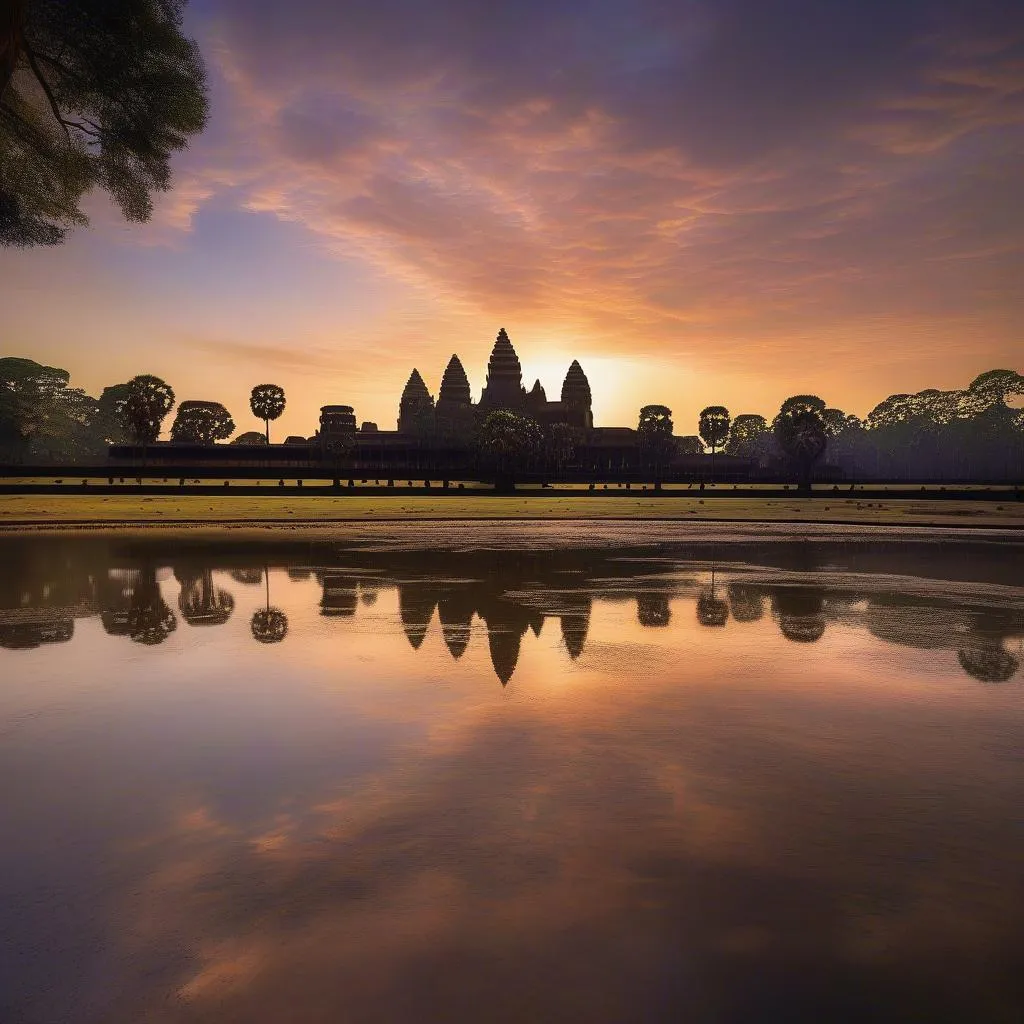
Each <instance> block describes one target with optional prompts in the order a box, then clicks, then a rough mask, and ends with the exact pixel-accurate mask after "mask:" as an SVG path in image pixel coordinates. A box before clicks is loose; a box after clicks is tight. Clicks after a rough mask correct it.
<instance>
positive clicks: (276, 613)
mask: <svg viewBox="0 0 1024 1024" xmlns="http://www.w3.org/2000/svg"><path fill="white" fill-rule="evenodd" d="M263 579H264V581H265V582H266V588H267V590H266V607H265V608H257V609H256V611H254V612H253V613H252V621H251V622H250V624H249V628H250V629H251V630H252V638H253V639H254V640H258V641H259V642H260V643H261V644H278V643H280V642H281V641H282V640H283V639H284V638H285V637H286V636H287V635H288V616H287V615H285V613H284V612H283V611H281V609H280V608H272V607H271V605H270V567H269V566H265V567H264V570H263Z"/></svg>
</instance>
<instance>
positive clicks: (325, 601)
mask: <svg viewBox="0 0 1024 1024" xmlns="http://www.w3.org/2000/svg"><path fill="white" fill-rule="evenodd" d="M4 554H5V556H6V557H5V562H4V564H5V569H6V571H5V572H4V573H3V575H2V578H0V647H2V648H4V649H7V650H30V649H33V648H37V647H41V646H45V645H50V644H62V643H69V642H72V641H74V640H75V639H76V636H77V634H76V629H75V622H76V620H77V619H80V618H87V617H93V616H98V618H99V622H100V624H101V625H102V628H103V630H104V631H105V632H106V633H107V634H108V635H110V636H112V637H125V638H128V639H129V640H131V641H133V642H135V643H139V644H144V645H147V646H157V645H160V644H162V643H163V642H164V641H166V640H167V638H168V637H169V636H170V635H171V634H172V633H174V632H175V630H176V628H177V624H178V615H180V617H181V618H182V619H183V620H184V622H185V623H186V624H187V625H188V626H190V627H200V626H201V627H206V628H209V627H216V626H221V625H224V624H226V623H227V622H228V621H229V620H230V619H231V616H232V614H233V612H234V609H235V603H236V594H235V593H234V592H233V588H235V587H240V588H254V587H257V586H259V585H260V584H263V590H264V592H263V594H262V595H261V596H262V600H261V601H260V604H259V606H258V607H256V608H255V609H254V610H253V607H252V606H253V603H254V602H253V599H252V597H249V598H247V599H246V606H247V609H248V610H247V614H249V615H250V616H251V618H250V620H249V625H250V633H251V636H252V639H253V640H254V641H256V642H257V643H259V644H261V645H266V646H270V645H274V644H279V643H280V642H281V641H283V640H284V639H285V638H286V637H287V636H288V632H289V614H288V613H286V611H285V609H286V608H287V609H289V612H290V613H291V614H292V615H293V616H294V615H295V614H296V613H297V610H296V608H295V601H296V600H297V595H299V594H302V595H308V594H309V591H308V590H303V589H301V588H302V587H305V586H307V585H308V581H310V580H311V579H315V581H316V584H317V585H318V587H319V591H320V599H319V607H318V608H317V607H316V604H315V602H316V599H315V597H314V598H313V599H312V601H311V602H310V603H311V604H313V608H312V609H311V612H312V613H313V614H314V615H316V614H317V613H318V615H319V617H321V618H323V619H330V620H334V624H333V625H331V627H330V628H331V630H332V631H334V630H342V631H344V629H346V628H349V627H348V626H346V622H349V621H352V620H357V619H358V618H359V616H360V615H362V614H373V615H375V616H376V619H375V622H379V624H380V628H381V629H384V630H387V629H391V628H393V629H395V630H396V635H397V630H398V629H399V628H400V629H401V631H402V632H403V634H404V636H405V638H406V640H407V641H408V643H409V646H410V647H411V648H412V650H414V651H420V650H421V649H422V648H423V646H424V643H425V641H426V639H427V637H428V635H429V634H430V632H431V630H432V629H437V630H438V631H439V633H440V637H441V639H442V640H443V642H444V645H445V648H446V649H447V651H448V653H449V654H450V656H451V658H452V659H453V660H455V661H459V660H461V659H463V658H464V656H465V655H466V652H467V649H468V648H469V645H470V642H471V639H472V636H473V632H474V630H478V629H482V630H483V632H484V634H485V636H486V639H487V650H488V653H489V657H490V662H491V666H492V669H493V671H494V675H495V676H496V677H497V679H498V680H499V682H500V683H501V684H502V685H503V686H504V685H507V684H508V683H509V682H510V681H511V680H512V678H513V677H514V675H515V673H516V670H517V667H518V665H519V660H520V656H521V654H522V652H523V650H524V645H525V644H527V643H534V642H537V640H536V638H540V637H541V636H542V631H543V628H544V623H545V621H546V620H547V619H555V620H557V623H558V625H557V629H558V633H559V635H560V639H561V644H560V646H561V648H563V649H564V657H565V659H566V660H565V662H564V664H565V666H566V667H567V668H568V667H570V666H571V665H572V664H573V663H575V662H577V661H579V660H580V659H581V658H584V657H585V655H586V650H587V645H588V642H590V641H591V639H592V634H593V630H594V628H595V627H594V626H593V615H594V612H595V609H596V608H597V607H598V605H602V604H603V605H604V606H606V607H608V608H610V607H612V606H613V604H614V602H617V601H622V600H629V601H633V602H635V608H636V613H635V619H636V623H637V624H639V626H641V627H643V628H644V629H660V630H667V631H668V634H667V635H673V634H674V631H676V630H679V629H682V630H685V629H692V624H693V623H694V622H695V623H696V625H697V626H699V627H700V629H701V630H703V629H712V630H716V631H720V632H722V634H723V635H724V636H726V637H729V636H732V635H733V633H732V632H731V631H733V630H745V629H763V628H766V627H769V626H770V625H771V624H774V628H776V629H777V630H778V633H779V635H781V636H782V637H784V638H785V639H786V640H789V641H792V642H793V643H796V644H799V645H803V646H808V645H813V644H817V643H819V642H820V641H822V640H823V638H827V637H828V636H829V635H830V632H829V630H830V627H836V628H837V627H842V628H844V629H851V630H855V631H861V632H863V633H865V634H868V635H870V636H872V637H874V638H875V639H876V640H878V641H880V642H883V643H886V644H892V645H897V646H906V647H912V648H918V649H922V650H935V651H946V652H948V653H949V657H950V659H951V663H952V664H955V665H958V666H959V668H960V670H962V671H963V672H964V673H965V674H966V675H968V676H970V677H971V678H973V679H976V680H978V681H980V682H984V683H1003V682H1008V681H1010V680H1012V679H1014V678H1015V677H1017V676H1018V674H1019V672H1020V663H1021V660H1022V655H1021V642H1022V641H1021V638H1022V637H1024V610H1022V608H1021V605H1020V603H1019V602H1015V603H1014V602H1013V600H1012V593H1013V592H1012V591H1006V593H1005V594H1001V595H997V596H996V597H986V596H985V594H984V592H982V591H977V592H976V591H972V590H971V589H970V587H969V586H967V587H966V588H965V589H964V590H963V593H964V595H965V596H963V597H961V598H957V597H956V596H955V595H952V594H948V593H946V592H945V590H944V588H943V587H942V586H928V587H923V586H918V587H917V588H916V589H915V588H911V589H910V590H899V589H898V588H897V587H895V586H894V585H893V584H892V582H891V577H889V576H888V575H887V573H886V571H885V568H887V566H885V565H884V562H883V561H881V560H878V561H877V564H875V563H872V562H871V557H872V556H871V555H870V554H869V553H868V554H866V553H865V552H864V551H862V550H860V549H853V548H851V549H850V551H849V553H848V554H847V556H846V557H847V560H848V562H849V563H850V564H851V565H852V566H853V567H854V568H855V569H856V570H857V571H856V572H854V573H852V574H850V575H849V576H846V577H844V576H842V574H841V573H833V574H832V575H826V574H825V573H824V572H823V571H822V562H821V560H820V559H818V558H816V556H815V554H814V552H813V551H811V552H808V550H807V547H806V546H800V547H799V548H796V547H795V548H794V549H793V551H792V552H791V553H790V552H788V551H786V550H780V549H777V548H776V549H772V550H771V551H769V550H767V549H765V550H761V551H758V553H757V554H758V562H757V563H756V564H761V565H765V568H764V569H763V570H761V569H759V570H758V571H756V572H753V571H749V570H745V571H739V570H735V569H731V570H729V571H723V570H722V569H721V568H720V567H719V568H718V569H717V570H716V571H715V572H709V571H708V569H707V566H708V564H709V563H708V562H707V561H703V562H701V561H699V560H696V561H694V562H692V563H690V562H687V560H686V559H685V558H683V557H678V558H677V559H676V560H675V561H674V562H673V561H672V560H671V559H667V558H666V555H665V552H664V551H661V550H658V551H654V552H651V553H650V556H649V558H648V559H646V560H645V558H644V557H641V556H636V557H631V558H628V559H626V558H621V557H617V556H616V553H615V552H614V550H597V551H595V550H554V551H546V552H531V551H494V550H477V551H448V552H432V551H420V550H401V549H398V550H380V551H360V550H351V549H349V550H346V549H339V548H332V547H330V546H320V547H318V546H315V545H303V546H302V547H301V549H298V548H296V549H295V550H293V549H292V548H289V547H287V546H282V547H280V548H274V547H273V546H269V547H264V548H260V547H259V546H251V545H250V546H248V547H247V546H245V545H236V546H235V547H234V548H233V549H227V550H225V549H224V548H223V547H217V548H214V547H212V546H205V547H204V546H202V545H193V546H190V547H188V548H187V549H186V550H177V549H161V548H160V547H159V546H154V545H152V544H149V545H140V546H138V547H136V548H128V547H120V546H117V545H114V544H96V543H94V544H85V543H79V544H75V543H72V542H68V541H62V542H57V541H50V542H42V541H39V542H34V543H32V544H22V545H12V544H7V545H6V546H5V550H4ZM256 557H258V558H259V559H260V562H261V563H262V564H254V563H255V561H256ZM832 557H835V556H834V552H833V554H832ZM773 558H774V560H775V561H776V562H777V563H778V564H777V565H776V566H774V567H773V566H772V565H771V564H770V560H771V559H773ZM666 563H668V566H667V564H666ZM168 567H171V568H170V570H169V569H168ZM667 567H668V569H669V570H670V571H666V568H667ZM812 574H813V575H812ZM272 576H273V577H274V579H275V581H276V582H275V589H277V590H278V591H279V592H278V594H277V597H278V600H277V601H276V602H274V603H272V601H271V577H272ZM805 576H806V577H808V578H807V579H806V580H805ZM822 579H827V580H829V581H831V580H833V579H834V580H835V582H834V584H832V583H831V582H830V585H828V586H824V585H821V584H820V581H821V580H822ZM812 580H813V583H812ZM174 588H176V590H177V593H176V594H175V592H174ZM281 588H283V591H282V590H281ZM293 588H294V589H293ZM243 593H244V591H243V590H239V591H237V595H238V597H239V599H241V595H242V594H243ZM314 593H315V592H314ZM389 593H390V594H391V595H393V598H392V599H393V600H394V601H395V606H397V615H395V617H394V618H393V619H391V620H388V618H387V616H384V617H381V616H380V613H379V611H378V610H377V604H378V598H379V597H380V596H382V595H387V594H389ZM1008 595H1009V596H1008ZM997 597H998V600H997ZM282 598H283V600H282ZM309 600H310V598H309V597H308V596H304V597H302V601H303V602H305V601H309ZM169 602H171V603H169ZM674 602H675V603H677V608H678V609H679V610H682V609H685V608H686V607H687V606H688V604H689V603H690V602H692V606H693V610H692V612H689V613H688V615H684V614H681V615H680V617H679V618H678V619H674V618H673V614H672V613H673V608H672V605H673V603H674ZM172 605H176V608H177V612H178V614H176V613H175V611H174V610H172ZM392 607H394V606H392ZM370 609H374V611H373V612H371V611H370ZM766 610H769V611H770V616H771V617H770V620H767V621H766V616H765V613H766ZM435 613H436V620H437V625H436V626H435ZM389 621H390V622H392V623H393V625H390V626H389V625H388V622H389ZM688 623H689V625H688ZM324 627H325V628H326V623H325V624H324ZM602 628H606V627H602ZM530 633H532V634H533V638H530V639H529V640H528V634H530ZM339 635H340V634H339ZM651 639H652V641H653V639H654V638H653V637H652V638H651ZM540 642H545V643H550V641H540ZM658 642H663V641H660V640H659V641H658Z"/></svg>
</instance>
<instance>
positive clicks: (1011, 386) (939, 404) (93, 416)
mask: <svg viewBox="0 0 1024 1024" xmlns="http://www.w3.org/2000/svg"><path fill="white" fill-rule="evenodd" d="M1022 394H1024V377H1022V376H1021V375H1020V374H1019V373H1017V372H1015V371H1013V370H989V371H988V372H986V373H983V374H981V375H980V376H978V377H976V378H975V379H974V380H973V381H972V382H971V383H970V384H969V385H968V386H967V387H966V388H964V389H963V390H953V391H938V390H935V389H930V390H926V391H921V392H918V393H917V394H913V395H909V394H897V395H890V396H889V397H888V398H886V399H885V400H884V401H882V402H880V403H879V404H878V405H876V406H875V407H874V409H872V410H871V412H870V413H868V415H867V416H866V417H864V418H863V419H861V418H859V417H857V416H855V415H852V414H849V413H846V412H844V411H843V410H841V409H837V408H833V407H831V406H829V405H828V404H827V403H826V402H825V401H824V400H823V399H821V398H819V397H818V396H817V395H794V396H793V397H792V398H789V399H787V400H786V401H785V402H784V403H783V404H782V407H781V408H780V409H779V411H778V413H777V414H776V415H775V416H774V417H773V418H772V419H771V421H769V420H768V419H767V418H766V417H764V416H762V415H761V414H759V413H743V414H740V415H737V416H735V417H733V416H732V415H731V414H730V412H729V410H728V409H727V408H726V407H725V406H721V405H709V406H707V407H706V408H705V409H703V410H702V411H701V412H700V414H699V416H698V419H697V422H696V423H695V424H694V426H695V427H696V433H695V434H689V435H683V436H679V435H677V434H676V424H675V423H674V422H673V418H672V410H671V409H669V408H668V407H667V406H664V405H647V406H644V407H643V408H642V409H641V410H640V416H639V420H638V424H637V435H636V436H637V444H638V449H639V451H638V457H639V460H640V462H641V463H642V464H643V466H644V467H645V468H646V469H649V470H650V472H651V473H652V474H653V476H654V479H655V480H658V479H660V478H661V476H662V475H663V474H666V473H667V472H668V471H669V470H670V468H671V466H672V464H673V463H674V462H675V461H676V460H677V459H678V458H679V457H680V456H703V455H709V456H710V461H709V467H708V473H709V474H710V475H711V476H712V477H713V476H714V472H715V462H716V459H717V457H718V455H719V454H724V455H726V456H733V457H736V458H741V459H745V460H750V461H752V462H754V463H756V464H758V466H759V467H760V468H761V469H763V470H765V471H770V470H773V469H775V470H778V471H779V472H780V473H783V474H788V475H796V476H798V477H799V478H800V480H801V481H802V483H803V484H804V485H805V486H806V485H808V484H809V483H810V480H811V479H812V477H813V475H814V472H815V466H816V465H819V464H827V465H829V466H832V467H834V468H835V469H837V470H839V471H841V473H842V474H843V475H844V476H846V477H847V478H850V479H875V480H882V479H895V480H899V479H907V480H910V479H921V480H925V479H940V480H941V479H945V480H958V479H959V480H967V479H975V480H982V479H1020V478H1021V477H1022V476H1024V410H1022V409H1020V408H1015V407H1013V406H1011V405H1010V404H1009V400H1010V399H1012V398H1014V397H1015V396H1020V395H1022ZM175 403H176V396H175V393H174V390H173V389H172V388H171V386H170V385H169V384H167V383H166V382H165V381H163V380H161V379H160V378H159V377H154V376H151V375H141V376H138V377H133V378H132V379H131V380H130V381H127V382H125V383H123V384H114V385H111V386H110V387H107V388H104V389H103V391H102V392H101V394H100V396H99V397H98V398H93V397H92V396H90V395H88V394H86V392H85V391H83V390H82V389H81V388H73V387H71V386H70V374H69V373H68V371H67V370H63V369H59V368H57V367H52V366H43V365H41V364H39V363H37V362H34V361H33V360H31V359H19V358H12V357H8V358H2V359H0V459H2V460H3V461H5V462H8V463H33V462H38V463H47V462H88V461H95V460H102V459H104V458H105V457H106V450H107V446H108V445H110V444H125V443H131V444H136V445H147V444H152V443H154V442H155V441H156V440H157V438H159V437H160V435H161V433H162V431H163V429H164V425H165V422H166V420H167V419H168V417H169V416H170V413H171V411H172V410H173V409H174V407H175ZM284 408H285V394H284V391H283V390H282V389H281V388H280V387H278V386H277V385H274V384H260V385H257V386H256V387H254V388H253V389H252V393H251V395H250V400H249V409H250V412H251V413H252V415H253V416H254V417H256V419H258V420H260V421H262V423H263V427H264V429H263V431H262V432H258V431H253V430H249V431H245V432H242V433H239V434H237V435H236V436H234V439H233V441H232V443H233V444H268V443H269V442H270V424H271V422H273V421H274V420H276V419H277V418H278V417H280V415H281V414H282V412H283V411H284ZM236 429H237V428H236V425H235V421H234V419H233V418H232V415H231V413H230V412H229V411H228V410H227V408H226V407H225V406H224V405H223V404H222V403H220V402H215V401H200V400H194V399H193V400H186V401H183V402H181V403H180V404H178V406H177V411H176V413H175V416H174V419H173V421H172V422H171V425H170V429H169V434H170V439H171V440H172V441H178V442H183V443H191V444H215V443H217V442H221V441H226V440H228V439H229V438H231V437H232V435H235V432H236ZM421 440H422V441H423V442H424V443H426V444H428V446H429V445H431V444H439V445H443V444H445V443H447V442H449V441H451V440H452V439H451V438H445V437H441V436H438V437H434V436H433V435H431V436H429V437H427V436H424V437H423V438H422V439H421ZM326 441H327V443H326V444H325V446H324V447H325V449H326V451H327V453H328V454H329V455H330V456H331V457H333V458H334V459H336V461H338V463H339V464H341V463H343V462H344V461H345V460H346V459H347V458H348V455H349V453H350V452H351V450H352V448H353V446H354V444H355V428H354V418H353V426H352V427H351V431H350V432H342V433H340V434H331V435H330V436H329V437H328V438H327V439H326ZM471 443H472V446H473V447H474V448H475V450H476V451H477V453H478V455H479V457H480V458H481V459H482V460H483V462H484V463H486V464H487V465H489V466H490V468H491V469H492V470H493V471H494V472H495V473H496V475H497V476H499V477H502V476H504V477H512V476H514V475H515V474H516V473H517V472H521V471H523V470H525V469H535V468H544V469H547V470H551V471H559V470H563V469H566V468H568V467H570V466H572V465H573V464H574V460H575V458H576V455H577V452H578V451H579V450H580V449H581V447H583V446H584V445H585V443H586V432H585V431H583V430H581V429H579V428H576V427H572V426H569V425H567V424H564V423H556V424H553V425H549V426H547V427H541V426H540V425H539V424H537V423H536V422H534V421H533V420H531V419H529V418H528V417H526V416H523V415H521V414H519V413H515V412H510V411H504V410H502V411H497V412H492V413H491V414H490V415H489V416H487V417H486V418H485V419H484V420H483V421H482V422H480V423H477V424H476V426H475V428H473V437H472V439H471Z"/></svg>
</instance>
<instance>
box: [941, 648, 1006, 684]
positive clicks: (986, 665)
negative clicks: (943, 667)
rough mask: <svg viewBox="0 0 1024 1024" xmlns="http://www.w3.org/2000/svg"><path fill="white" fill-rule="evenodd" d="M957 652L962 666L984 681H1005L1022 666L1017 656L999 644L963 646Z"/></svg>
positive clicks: (968, 672)
mask: <svg viewBox="0 0 1024 1024" xmlns="http://www.w3.org/2000/svg"><path fill="white" fill-rule="evenodd" d="M956 654H957V658H958V659H959V661H960V667H961V668H962V669H963V670H964V671H965V672H966V673H967V674H968V675H969V676H971V677H972V678H974V679H977V680H978V681H979V682H982V683H1005V682H1006V681H1007V680H1009V679H1012V678H1013V676H1014V675H1015V674H1016V672H1017V669H1018V668H1020V662H1019V661H1018V660H1017V658H1016V657H1014V656H1013V655H1012V654H1011V653H1010V652H1009V651H1007V650H1005V649H1004V648H1002V647H1000V646H998V645H997V644H989V645H986V646H974V647H961V648H960V649H959V650H958V651H957V652H956Z"/></svg>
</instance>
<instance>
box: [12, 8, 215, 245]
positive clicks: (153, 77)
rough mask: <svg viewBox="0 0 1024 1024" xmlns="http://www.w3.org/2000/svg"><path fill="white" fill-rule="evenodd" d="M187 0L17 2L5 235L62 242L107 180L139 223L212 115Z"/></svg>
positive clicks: (27, 241)
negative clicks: (188, 30)
mask: <svg viewBox="0 0 1024 1024" xmlns="http://www.w3.org/2000/svg"><path fill="white" fill-rule="evenodd" d="M183 7H184V0H159V2H153V0H75V2H74V3H70V2H67V3H53V2H47V0H8V2H7V3H6V4H5V5H4V12H3V16H2V20H3V21H4V22H6V24H2V25H0V161H2V164H3V169H4V175H3V185H2V189H0V244H2V245H16V246H31V245H54V244H56V243H59V242H61V241H63V240H64V238H65V235H66V234H67V231H68V229H69V228H70V227H71V226H73V225H81V224H86V223H88V218H87V217H86V215H85V214H84V213H83V212H82V209H81V206H80V203H81V201H82V199H83V197H84V196H85V195H86V193H87V192H89V191H90V190H92V189H93V188H95V187H97V186H98V187H100V188H102V189H104V190H105V191H106V192H108V193H109V195H110V197H111V198H112V199H113V200H114V202H115V203H116V204H117V205H118V206H119V207H120V208H121V212H122V213H123V214H124V216H125V218H126V219H127V220H129V221H145V220H148V219H149V217H150V214H151V213H152V209H153V202H152V193H153V192H154V191H166V190H167V189H168V188H170V183H171V172H170V158H171V155H172V153H174V152H175V151H176V150H179V149H182V148H184V147H185V145H186V143H187V140H188V137H189V136H190V135H194V134H196V133H197V132H199V131H200V130H201V129H202V128H203V125H204V124H205V122H206V115H207V100H206V81H205V71H204V69H203V62H202V58H201V56H200V54H199V50H198V48H197V46H196V44H195V43H194V42H193V41H192V40H190V39H187V38H186V37H185V36H184V35H182V33H181V20H182V8H183Z"/></svg>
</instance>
